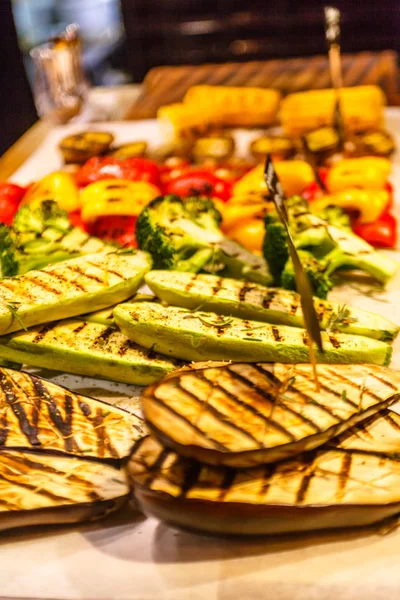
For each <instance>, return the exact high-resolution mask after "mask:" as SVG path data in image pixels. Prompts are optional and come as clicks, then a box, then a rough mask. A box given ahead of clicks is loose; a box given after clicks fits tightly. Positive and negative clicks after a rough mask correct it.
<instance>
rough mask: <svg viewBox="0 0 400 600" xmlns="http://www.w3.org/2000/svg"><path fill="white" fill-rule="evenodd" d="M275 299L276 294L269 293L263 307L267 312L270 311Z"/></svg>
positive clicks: (263, 301)
mask: <svg viewBox="0 0 400 600" xmlns="http://www.w3.org/2000/svg"><path fill="white" fill-rule="evenodd" d="M274 298H275V292H267V293H266V294H265V296H264V298H263V299H262V307H263V308H265V309H266V310H268V309H269V307H270V304H271V302H272V301H273V299H274Z"/></svg>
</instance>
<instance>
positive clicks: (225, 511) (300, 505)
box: [128, 436, 400, 535]
mask: <svg viewBox="0 0 400 600" xmlns="http://www.w3.org/2000/svg"><path fill="white" fill-rule="evenodd" d="M128 473H129V476H130V478H131V481H132V484H133V486H134V492H133V493H134V497H135V499H136V503H137V505H138V506H139V508H140V509H141V510H142V511H143V512H144V513H145V514H147V515H148V516H153V517H156V518H158V519H161V520H163V521H165V522H167V523H168V524H170V525H173V526H178V527H183V528H188V529H192V530H196V531H201V532H205V533H213V534H223V535H261V534H262V535H266V534H281V533H294V532H304V531H311V530H320V529H336V528H346V527H361V526H366V525H373V524H374V523H378V522H379V521H382V520H384V519H387V518H389V517H391V516H394V515H396V514H397V513H398V512H399V511H400V462H399V460H397V459H391V458H389V457H385V456H384V455H382V454H373V453H368V452H358V451H342V450H338V449H321V450H319V451H315V452H310V453H306V454H304V455H302V456H300V457H298V458H296V459H294V460H293V459H292V460H289V461H285V462H282V463H280V464H278V465H273V466H270V465H263V466H262V467H255V468H252V469H232V468H221V467H210V466H206V465H202V464H201V463H198V462H197V461H194V460H189V459H185V458H181V457H179V456H178V455H176V454H175V453H174V452H172V451H170V450H168V449H166V448H164V447H163V446H161V445H160V444H159V443H158V442H157V441H156V440H155V439H154V438H152V437H150V436H149V437H147V438H144V439H143V440H142V443H141V444H140V445H139V446H138V447H137V448H136V451H135V453H134V454H133V456H132V458H131V461H130V463H129V464H128ZM372 483H373V490H372V491H371V484H372Z"/></svg>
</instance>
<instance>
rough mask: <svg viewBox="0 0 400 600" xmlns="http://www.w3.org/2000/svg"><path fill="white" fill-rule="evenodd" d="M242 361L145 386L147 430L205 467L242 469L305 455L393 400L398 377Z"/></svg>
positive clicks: (359, 369) (371, 369)
mask: <svg viewBox="0 0 400 600" xmlns="http://www.w3.org/2000/svg"><path fill="white" fill-rule="evenodd" d="M318 378H319V381H320V386H321V390H320V392H317V391H316V390H315V383H314V379H313V372H312V367H311V365H293V366H289V365H282V364H275V365H272V364H266V363H264V364H262V363H259V364H246V363H236V364H230V365H225V366H218V367H212V366H208V367H207V366H199V367H198V368H195V367H194V368H192V369H190V370H182V371H178V372H176V373H174V374H173V375H170V376H169V377H166V378H165V379H164V380H163V381H161V382H159V383H158V384H155V385H154V386H151V387H150V388H148V389H147V390H146V391H145V393H144V395H143V398H142V406H143V411H144V414H145V418H146V422H147V425H148V427H149V428H150V430H151V431H153V433H155V435H156V436H157V437H158V438H159V439H160V440H161V441H162V443H164V444H165V445H166V446H169V447H172V448H174V449H175V450H176V451H177V452H179V454H181V455H182V456H189V457H192V458H196V459H197V460H200V461H202V462H205V463H209V464H215V465H220V464H223V465H228V466H234V467H247V466H253V465H255V464H263V463H273V462H276V461H280V460H284V459H287V458H290V457H291V456H294V455H296V454H300V453H301V452H304V451H308V450H312V449H314V448H317V447H318V446H321V445H322V444H324V443H325V442H327V441H328V440H330V439H332V438H334V437H335V436H337V435H339V434H340V433H342V432H343V431H346V430H348V429H349V428H350V427H352V426H353V425H355V424H356V423H359V422H361V421H363V420H364V419H366V418H368V417H370V416H371V415H373V414H376V413H377V412H378V411H379V410H382V409H385V408H386V407H387V406H389V405H390V404H392V403H393V402H395V401H396V400H397V399H398V398H399V393H398V392H397V390H398V389H399V388H400V373H397V372H396V371H392V370H391V369H385V368H384V367H375V366H354V365H337V366H335V367H334V368H333V367H329V366H326V365H318Z"/></svg>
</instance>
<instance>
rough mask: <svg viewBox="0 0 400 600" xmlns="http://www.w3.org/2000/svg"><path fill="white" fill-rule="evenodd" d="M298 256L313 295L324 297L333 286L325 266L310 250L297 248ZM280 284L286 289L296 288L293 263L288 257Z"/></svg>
mask: <svg viewBox="0 0 400 600" xmlns="http://www.w3.org/2000/svg"><path fill="white" fill-rule="evenodd" d="M298 254H299V258H300V260H301V263H302V265H303V268H304V270H305V272H306V273H307V275H308V277H309V279H310V284H311V288H312V290H313V295H314V296H318V298H323V299H325V298H326V297H327V296H328V293H329V292H330V290H331V289H332V287H333V282H332V280H331V278H330V277H329V274H328V273H327V271H326V267H325V265H324V264H323V263H321V262H320V261H319V260H318V259H317V258H315V257H314V256H313V255H312V254H311V253H310V252H306V251H305V250H298ZM281 286H282V287H283V288H284V289H286V290H296V280H295V276H294V269H293V263H292V261H291V259H289V260H288V261H287V263H286V265H285V268H284V269H283V271H282V275H281Z"/></svg>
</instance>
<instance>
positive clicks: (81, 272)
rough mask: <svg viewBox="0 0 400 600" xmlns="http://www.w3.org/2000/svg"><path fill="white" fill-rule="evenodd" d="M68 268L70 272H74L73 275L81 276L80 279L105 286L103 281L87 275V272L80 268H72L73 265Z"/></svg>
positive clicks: (95, 276)
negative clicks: (83, 278)
mask: <svg viewBox="0 0 400 600" xmlns="http://www.w3.org/2000/svg"><path fill="white" fill-rule="evenodd" d="M67 268H68V270H69V271H72V273H77V274H78V275H80V277H85V278H86V279H91V280H92V281H96V282H97V283H101V285H104V281H103V279H101V278H100V277H98V276H97V275H91V274H89V273H85V271H83V270H82V269H81V268H80V267H77V266H74V267H71V265H68V267H67ZM97 268H99V267H97Z"/></svg>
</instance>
